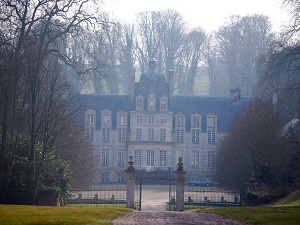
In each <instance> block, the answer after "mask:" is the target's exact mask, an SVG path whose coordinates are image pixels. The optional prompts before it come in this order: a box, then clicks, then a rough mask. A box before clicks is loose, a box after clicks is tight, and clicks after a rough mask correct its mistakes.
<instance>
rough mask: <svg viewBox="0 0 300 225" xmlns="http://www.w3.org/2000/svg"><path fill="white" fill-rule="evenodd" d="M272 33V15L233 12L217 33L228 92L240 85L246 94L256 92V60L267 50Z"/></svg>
mask: <svg viewBox="0 0 300 225" xmlns="http://www.w3.org/2000/svg"><path fill="white" fill-rule="evenodd" d="M272 38H273V35H272V33H271V25H270V22H269V19H268V18H267V17H266V16H262V15H253V16H245V17H240V16H232V17H231V18H230V21H229V23H228V24H227V25H225V26H223V27H221V28H220V29H219V31H218V32H217V34H216V41H217V43H218V53H219V54H220V56H221V61H220V62H221V65H220V66H221V67H222V68H224V69H223V76H224V77H223V79H224V80H225V81H226V82H227V88H226V92H228V90H229V89H230V88H232V87H239V88H241V89H242V90H243V93H245V94H246V95H253V94H254V91H255V88H256V85H257V82H258V74H257V72H256V61H257V59H258V57H259V56H260V55H261V54H263V53H265V52H267V50H268V47H269V44H270V43H271V41H272Z"/></svg>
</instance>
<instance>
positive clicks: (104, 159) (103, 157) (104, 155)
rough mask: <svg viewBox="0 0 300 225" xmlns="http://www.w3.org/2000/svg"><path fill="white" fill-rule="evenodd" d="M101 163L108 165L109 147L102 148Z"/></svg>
mask: <svg viewBox="0 0 300 225" xmlns="http://www.w3.org/2000/svg"><path fill="white" fill-rule="evenodd" d="M101 165H102V166H109V149H108V148H104V149H102V150H101Z"/></svg>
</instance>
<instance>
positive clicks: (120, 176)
mask: <svg viewBox="0 0 300 225" xmlns="http://www.w3.org/2000/svg"><path fill="white" fill-rule="evenodd" d="M117 176H118V183H125V173H120V172H119V173H117Z"/></svg>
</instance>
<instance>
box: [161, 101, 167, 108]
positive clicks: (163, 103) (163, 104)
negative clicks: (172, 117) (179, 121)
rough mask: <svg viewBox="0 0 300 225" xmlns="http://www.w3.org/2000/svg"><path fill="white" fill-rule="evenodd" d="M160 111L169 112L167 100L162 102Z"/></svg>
mask: <svg viewBox="0 0 300 225" xmlns="http://www.w3.org/2000/svg"><path fill="white" fill-rule="evenodd" d="M160 111H167V100H166V99H161V100H160Z"/></svg>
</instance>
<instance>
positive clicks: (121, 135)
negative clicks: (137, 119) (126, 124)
mask: <svg viewBox="0 0 300 225" xmlns="http://www.w3.org/2000/svg"><path fill="white" fill-rule="evenodd" d="M125 141H126V128H118V142H125Z"/></svg>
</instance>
